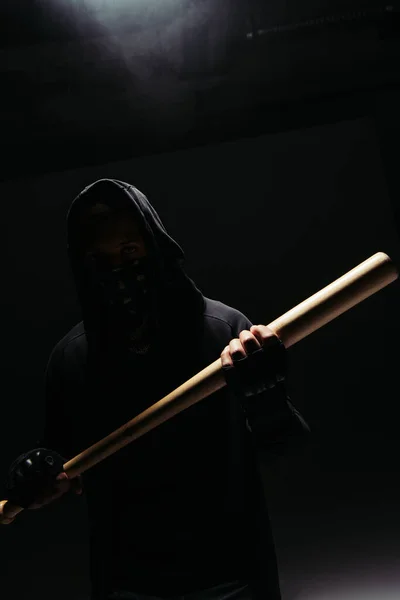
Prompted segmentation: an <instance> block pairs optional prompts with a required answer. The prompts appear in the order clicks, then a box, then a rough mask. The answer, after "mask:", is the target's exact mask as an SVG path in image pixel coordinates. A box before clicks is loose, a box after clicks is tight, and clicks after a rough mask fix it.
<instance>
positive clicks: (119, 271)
mask: <svg viewBox="0 0 400 600" xmlns="http://www.w3.org/2000/svg"><path fill="white" fill-rule="evenodd" d="M149 272H150V270H149V262H148V259H147V258H146V257H143V258H140V259H137V260H135V261H133V262H132V263H129V264H125V265H122V266H119V267H114V268H113V267H110V266H106V265H98V264H96V265H95V266H94V267H92V268H91V269H90V276H91V277H90V278H91V284H92V286H93V291H94V293H95V294H96V295H98V296H99V297H100V298H101V302H102V304H103V305H104V306H105V307H106V308H107V310H108V312H109V314H110V316H111V317H112V320H113V321H114V323H116V324H118V326H119V327H121V328H122V330H123V337H124V341H126V343H127V346H128V349H129V350H131V351H132V352H135V353H137V354H145V353H146V352H147V351H148V349H149V347H150V337H151V335H150V334H151V329H152V323H151V319H152V318H153V319H154V315H153V314H152V313H153V312H154V310H153V305H152V304H153V298H152V293H151V291H152V290H151V284H150V274H149Z"/></svg>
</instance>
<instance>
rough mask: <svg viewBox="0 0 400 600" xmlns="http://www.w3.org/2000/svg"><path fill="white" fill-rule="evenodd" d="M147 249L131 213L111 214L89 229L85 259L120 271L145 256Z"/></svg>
mask: <svg viewBox="0 0 400 600" xmlns="http://www.w3.org/2000/svg"><path fill="white" fill-rule="evenodd" d="M146 254H147V252H146V246H145V242H144V239H143V236H142V234H141V232H140V230H139V227H138V224H137V222H136V220H135V217H134V215H132V214H131V212H120V213H116V214H112V215H110V216H108V217H107V218H105V219H103V220H100V221H97V222H94V223H93V224H92V225H89V227H88V234H87V242H86V244H85V257H89V256H90V257H93V258H95V260H96V261H98V262H99V264H105V265H107V266H110V267H112V268H115V267H120V266H122V265H124V264H128V263H130V262H133V261H134V260H136V259H138V258H142V257H144V256H146Z"/></svg>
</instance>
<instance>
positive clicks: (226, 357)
mask: <svg viewBox="0 0 400 600" xmlns="http://www.w3.org/2000/svg"><path fill="white" fill-rule="evenodd" d="M221 363H222V371H223V373H224V376H225V380H226V383H227V385H228V386H229V387H230V388H231V389H232V390H233V392H234V393H235V394H236V395H238V396H245V397H251V396H255V395H257V394H260V393H262V392H264V391H265V390H267V389H268V388H272V387H275V386H276V384H277V383H278V382H280V381H283V380H284V378H285V374H286V349H285V346H284V345H283V343H282V342H281V340H280V339H279V338H278V337H277V336H276V335H275V334H274V333H273V332H272V331H271V330H270V329H268V327H265V326H264V325H253V326H252V327H251V328H250V330H249V331H248V330H243V331H241V333H240V334H239V338H235V339H233V340H231V342H230V343H229V346H226V347H225V348H224V350H223V351H222V353H221Z"/></svg>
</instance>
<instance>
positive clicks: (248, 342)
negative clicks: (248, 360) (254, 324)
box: [239, 329, 261, 354]
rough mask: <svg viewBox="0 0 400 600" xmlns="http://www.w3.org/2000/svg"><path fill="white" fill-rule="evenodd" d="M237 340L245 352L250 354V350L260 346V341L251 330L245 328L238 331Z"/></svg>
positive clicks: (253, 350)
mask: <svg viewBox="0 0 400 600" xmlns="http://www.w3.org/2000/svg"><path fill="white" fill-rule="evenodd" d="M239 340H240V342H241V344H242V346H243V348H244V350H245V352H246V354H251V353H252V352H255V351H256V350H258V349H259V348H261V343H260V342H259V341H258V340H257V338H256V337H255V336H254V335H253V333H251V331H247V329H245V330H243V331H241V332H240V334H239Z"/></svg>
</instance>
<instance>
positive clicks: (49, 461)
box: [6, 448, 66, 508]
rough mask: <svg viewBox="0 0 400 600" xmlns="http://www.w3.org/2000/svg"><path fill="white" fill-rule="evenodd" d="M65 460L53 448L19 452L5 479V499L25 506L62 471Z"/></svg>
mask: <svg viewBox="0 0 400 600" xmlns="http://www.w3.org/2000/svg"><path fill="white" fill-rule="evenodd" d="M65 462H66V460H65V459H64V458H63V457H62V456H60V454H58V453H57V452H54V451H53V450H47V449H46V448H35V449H34V450H30V451H29V452H27V453H26V454H21V456H19V457H18V458H17V459H16V460H15V461H14V462H13V463H12V465H11V466H10V469H9V471H8V476H7V480H6V496H7V500H8V501H9V502H11V503H12V504H16V505H17V506H21V507H22V508H27V507H28V506H30V505H31V504H33V503H34V502H35V500H36V499H37V497H38V496H40V495H41V494H42V493H43V492H44V491H45V490H46V488H48V487H49V486H50V485H51V484H53V483H54V480H55V479H56V477H57V475H59V473H61V472H62V470H63V465H64V463H65Z"/></svg>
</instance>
